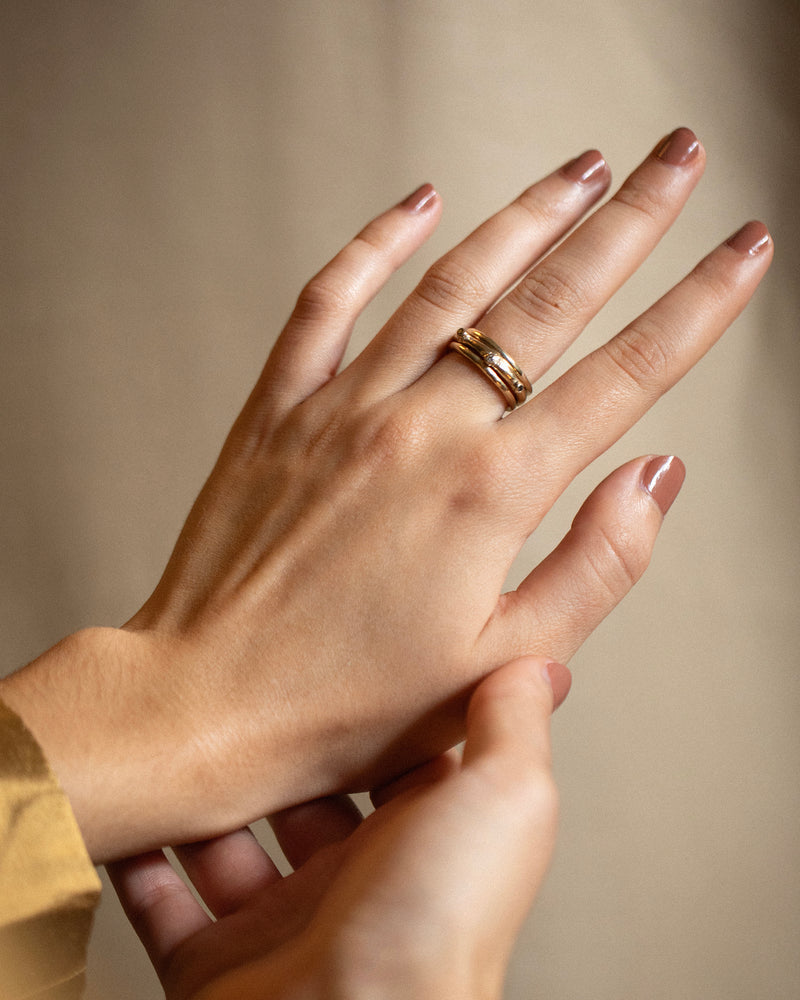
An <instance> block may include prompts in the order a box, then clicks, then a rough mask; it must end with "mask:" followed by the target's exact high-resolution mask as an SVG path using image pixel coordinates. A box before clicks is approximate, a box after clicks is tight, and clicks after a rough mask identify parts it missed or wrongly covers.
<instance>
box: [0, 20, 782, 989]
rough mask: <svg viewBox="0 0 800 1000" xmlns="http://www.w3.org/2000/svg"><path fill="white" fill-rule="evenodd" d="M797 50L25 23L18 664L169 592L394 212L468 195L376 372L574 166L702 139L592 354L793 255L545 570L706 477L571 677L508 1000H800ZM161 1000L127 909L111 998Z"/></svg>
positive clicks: (631, 36) (9, 245)
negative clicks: (593, 525)
mask: <svg viewBox="0 0 800 1000" xmlns="http://www.w3.org/2000/svg"><path fill="white" fill-rule="evenodd" d="M799 25H800V15H799V14H798V7H797V3H796V0H784V2H782V0H760V2H759V3H757V4H754V3H752V0H728V2H725V0H722V2H721V0H649V2H647V3H642V0H603V2H602V3H591V2H588V3H585V4H574V3H571V4H557V3H554V2H552V0H551V2H550V3H544V2H523V0H517V2H512V3H500V2H491V3H490V2H486V3H483V2H479V0H447V2H441V3H423V2H411V0H408V2H400V0H397V2H385V3H379V2H339V3H336V2H331V0H328V2H317V3H309V2H297V0H293V2H288V0H287V2H283V3H277V2H273V3H270V2H268V0H261V2H257V0H242V2H225V3H223V2H211V0H203V2H195V3H190V2H185V0H184V2H179V0H149V2H132V0H115V2H106V0H93V2H92V0H70V2H69V3H66V4H65V3H55V2H50V3H48V2H30V0H26V2H22V0H19V2H17V0H6V2H5V3H4V4H3V5H2V13H0V37H1V38H2V42H1V43H0V44H2V47H3V52H2V73H3V82H2V92H3V95H4V96H3V115H4V119H5V121H4V125H3V128H2V164H3V166H2V178H0V181H1V182H2V183H1V185H0V192H1V193H0V197H2V199H3V203H4V204H3V211H2V218H3V220H4V223H3V229H4V232H3V235H2V244H3V255H2V257H3V268H2V278H0V280H1V281H2V288H1V289H0V309H1V310H2V315H3V326H2V330H3V342H2V364H1V365H0V381H1V386H0V400H1V401H2V407H3V411H2V415H3V419H2V468H3V476H4V478H3V488H2V492H1V494H0V518H1V519H2V520H1V522H0V525H1V530H2V557H3V564H2V574H0V587H1V588H2V591H1V592H0V616H2V635H3V643H4V647H5V657H6V667H7V668H8V669H11V668H12V667H14V666H16V665H18V664H20V663H22V662H24V661H25V660H26V659H28V658H30V657H32V656H33V655H34V654H36V653H37V652H38V651H40V650H41V649H43V648H44V647H46V646H48V645H49V644H51V643H52V642H53V641H55V640H56V639H57V638H58V637H59V636H61V635H62V634H64V633H65V632H67V631H70V630H73V629H76V628H78V627H79V626H81V625H85V624H90V623H109V624H113V623H118V622H120V621H121V620H123V619H124V618H125V617H126V616H128V615H129V614H130V613H131V612H132V611H133V610H134V609H135V608H136V607H137V606H138V604H139V603H140V602H141V601H142V599H143V598H144V597H145V596H146V595H147V593H148V592H149V588H150V587H151V586H152V585H153V584H154V582H155V580H156V578H157V575H158V573H159V571H160V569H161V567H162V565H163V562H164V560H165V558H166V556H167V554H168V551H169V548H170V545H171V542H172V540H173V539H174V537H175V534H176V532H177V530H178V528H179V526H180V524H181V521H182V518H183V516H184V515H185V513H186V511H187V509H188V506H189V503H190V501H191V499H192V497H193V495H194V494H195V492H196V491H197V489H198V487H199V486H200V484H201V482H202V480H203V477H204V474H205V473H206V472H207V470H208V469H209V467H210V464H211V462H212V461H213V459H214V457H215V454H216V451H217V449H218V447H219V445H220V443H221V440H222V437H223V435H224V432H225V430H226V428H227V426H228V424H229V423H230V421H231V419H232V418H233V416H234V414H235V413H236V411H237V408H238V407H239V405H240V403H241V401H242V400H243V398H244V396H245V394H246V393H247V391H248V389H249V386H250V384H251V382H252V380H253V378H254V376H255V373H256V371H257V369H258V368H259V366H260V364H261V362H262V359H263V357H264V355H265V352H266V351H267V349H268V347H269V345H270V343H271V341H272V339H273V337H274V336H275V334H276V332H277V330H278V328H279V326H280V324H281V322H282V320H283V318H284V317H285V316H286V315H287V313H288V311H289V309H290V307H291V305H292V300H293V297H294V295H295V293H296V291H297V290H298V289H299V287H300V285H301V284H302V282H303V281H304V280H305V279H306V278H307V277H308V276H310V275H311V273H312V272H313V271H314V270H315V269H317V268H318V267H319V266H320V265H321V264H322V263H323V262H324V261H325V260H326V259H327V258H329V257H330V256H331V254H332V253H333V252H334V251H335V250H336V249H337V248H338V247H339V246H340V245H341V244H342V243H343V242H344V241H345V240H346V239H348V238H349V237H350V236H351V235H352V234H353V233H354V232H355V230H356V228H357V227H358V226H359V225H360V224H361V223H362V222H364V221H365V220H366V219H367V218H369V217H370V216H371V215H372V214H374V213H376V212H377V211H379V210H380V209H382V208H383V207H385V206H387V205H388V204H390V203H392V202H393V201H395V200H397V199H399V198H400V197H402V196H403V195H405V194H406V193H407V192H408V191H409V190H411V189H412V188H414V187H415V186H416V185H417V184H419V183H421V182H422V181H424V180H428V179H430V180H432V181H433V182H434V183H435V184H436V185H437V186H438V188H439V190H440V191H441V192H442V194H443V196H444V198H445V200H446V214H445V218H444V221H443V223H442V225H441V228H440V230H439V232H438V234H437V235H436V237H435V238H434V239H433V240H432V241H431V244H430V246H428V247H426V248H425V249H424V250H423V251H422V252H421V253H420V255H419V259H418V260H417V261H416V262H415V263H413V264H412V265H411V266H410V267H408V268H407V269H406V271H405V272H404V273H403V274H402V275H401V276H400V277H398V278H397V279H396V280H395V281H394V282H393V283H392V285H391V286H390V288H389V289H388V291H387V293H386V294H385V295H384V296H383V297H382V298H381V299H380V300H379V301H378V302H377V303H376V304H375V305H374V306H373V307H372V308H371V310H370V312H369V314H368V316H367V317H366V319H365V321H364V323H362V324H361V326H360V335H361V337H362V342H363V338H364V337H367V336H368V335H369V333H370V331H371V330H374V329H375V326H376V323H377V321H378V318H379V317H382V316H384V315H385V314H386V313H387V312H388V311H389V310H390V309H391V307H392V305H393V304H394V303H396V302H397V301H398V300H399V298H400V297H401V296H402V295H403V294H404V292H405V291H406V290H407V289H408V288H409V287H410V286H411V285H412V283H413V282H414V281H415V279H416V278H417V277H418V276H419V274H420V272H421V269H422V268H423V267H424V265H425V263H426V262H429V261H431V260H432V259H433V258H434V256H435V255H437V254H438V253H439V252H441V251H442V250H444V249H445V248H447V247H448V246H449V245H450V244H452V243H453V242H454V241H455V240H456V239H458V238H460V237H461V236H462V235H464V234H465V233H466V232H467V231H468V229H469V228H470V227H472V226H473V225H474V224H476V223H477V222H478V221H479V220H480V219H482V218H483V217H484V216H485V215H486V214H488V213H489V212H491V211H493V210H494V209H496V208H497V207H499V206H500V205H501V204H502V203H503V202H504V201H505V200H507V199H509V198H510V197H512V196H513V195H514V194H515V193H516V192H517V191H519V190H520V189H521V188H522V187H524V186H526V185H527V184H528V183H529V182H531V181H532V180H533V179H535V178H536V177H538V176H539V175H541V174H543V173H544V172H545V171H547V170H549V169H551V168H552V167H554V166H556V165H557V164H559V163H561V162H562V161H564V160H565V159H567V158H568V157H570V156H571V155H575V154H577V153H578V152H580V151H581V150H582V149H584V148H586V147H587V146H592V145H597V146H599V147H600V148H602V150H603V151H604V152H605V154H606V156H607V158H608V159H609V161H610V163H611V164H612V167H613V168H614V169H615V172H616V176H617V178H618V179H619V178H621V177H622V176H623V175H624V174H625V172H626V171H627V170H628V169H630V168H631V167H633V166H634V164H635V163H636V162H637V160H638V159H639V158H640V157H641V156H642V155H643V154H644V153H645V152H646V151H647V150H648V149H649V148H650V147H651V146H652V145H653V144H654V143H655V142H656V141H657V140H658V139H659V138H660V137H661V135H662V134H664V133H665V132H667V131H669V130H671V129H672V128H673V127H674V126H676V125H679V124H688V125H691V126H693V127H694V128H695V129H696V131H697V132H698V133H699V135H700V136H701V138H702V139H703V140H704V142H705V145H706V147H707V150H708V156H709V166H708V171H707V174H706V178H705V180H704V182H703V183H702V185H701V187H700V189H699V190H698V192H697V193H696V194H695V196H694V198H693V199H692V202H691V203H690V206H689V207H688V208H687V210H686V211H685V213H684V215H683V217H682V218H681V220H680V221H679V223H678V224H677V225H676V226H675V228H674V230H673V231H672V232H671V233H670V235H669V236H668V237H667V239H666V240H665V241H664V243H663V244H662V246H661V247H660V249H659V250H658V251H657V253H656V254H654V255H653V258H652V260H651V262H650V263H649V264H648V265H647V266H646V268H645V269H644V270H643V271H642V273H641V274H640V275H639V276H637V277H636V278H635V279H634V280H633V281H631V283H630V285H629V286H628V287H627V288H626V289H625V290H624V291H623V293H622V294H620V295H619V296H618V298H617V300H616V301H615V303H614V304H613V305H611V306H610V307H609V308H608V309H607V310H605V311H604V312H603V314H602V315H601V316H600V317H599V319H598V320H597V321H596V323H595V324H594V325H593V326H592V327H591V328H590V330H589V332H588V333H587V335H586V338H585V339H584V341H583V344H582V347H581V349H582V350H583V349H585V347H586V346H587V345H588V344H594V343H597V342H599V340H600V339H602V338H605V337H606V336H607V335H608V334H610V333H611V332H612V331H614V330H615V328H617V327H618V326H619V324H620V323H621V322H623V321H624V320H626V319H628V318H630V317H631V316H632V315H634V314H635V313H636V312H637V311H638V310H639V309H640V308H641V307H643V306H644V305H645V304H647V303H648V302H649V301H650V300H652V299H653V298H654V297H655V296H656V295H658V294H659V293H660V292H661V291H663V290H664V289H665V288H666V287H667V286H668V285H669V284H670V283H671V282H672V281H673V280H675V279H676V278H677V277H678V276H679V275H680V274H681V273H682V272H683V271H684V270H685V269H686V268H688V267H689V266H691V264H692V263H693V261H694V260H695V259H696V258H697V257H699V256H700V255H701V254H703V253H704V252H705V251H706V250H707V249H709V248H710V247H711V246H713V245H714V244H715V243H716V242H717V241H718V240H720V239H723V238H725V237H726V236H727V235H728V234H729V233H730V232H731V231H732V230H733V229H735V228H736V227H737V226H738V225H739V224H740V223H741V222H743V221H745V220H746V219H747V218H750V217H761V218H764V219H765V220H766V221H768V222H769V224H770V225H771V227H772V230H773V233H774V235H775V240H776V244H777V247H778V257H777V259H776V263H775V266H774V268H773V270H772V272H771V274H770V275H769V277H768V279H767V281H766V283H765V285H764V287H763V288H762V289H761V291H760V292H759V294H758V296H757V298H756V300H755V302H754V303H753V305H752V306H751V308H750V309H749V310H748V312H747V313H746V315H745V316H744V318H743V319H741V320H740V321H739V322H738V323H737V324H736V326H735V327H734V328H733V329H732V330H731V332H730V334H729V335H728V336H727V338H726V339H725V340H724V341H723V343H722V344H721V345H720V346H718V347H717V348H716V349H715V350H714V351H713V352H712V354H711V355H710V356H709V358H708V359H706V361H705V362H704V363H703V364H701V365H700V367H699V368H698V369H697V370H696V371H695V372H694V373H693V374H692V375H691V376H690V377H688V378H687V379H686V380H685V382H684V383H683V384H682V385H681V386H680V387H679V388H678V389H677V390H675V391H674V392H673V393H672V394H671V396H670V397H669V398H668V399H667V400H665V401H663V402H662V403H661V404H660V405H659V406H658V407H657V408H656V410H655V411H654V412H653V413H652V414H651V415H650V416H648V418H647V419H646V420H644V421H642V423H641V424H640V425H639V427H638V428H636V430H635V431H633V432H632V433H631V434H629V435H628V436H627V437H626V438H625V439H624V440H623V441H622V442H621V443H620V444H619V445H618V446H617V447H616V448H615V449H614V450H613V452H612V453H611V454H609V455H607V456H605V457H604V458H603V459H602V460H601V461H599V462H597V463H596V465H595V466H593V467H592V468H591V469H590V470H589V471H588V472H587V473H586V474H585V475H584V476H583V477H582V480H581V481H580V482H579V484H578V485H577V487H576V488H575V489H573V490H572V491H570V493H569V495H568V496H567V497H565V498H564V501H563V502H562V503H561V504H560V505H559V508H558V509H557V511H556V512H555V514H554V516H553V517H552V518H551V519H549V521H548V523H547V525H546V526H545V528H544V529H543V530H542V532H541V533H540V535H539V536H538V537H537V540H536V543H535V544H534V545H532V546H531V548H530V551H528V552H526V553H525V554H524V558H523V559H522V560H521V564H520V569H519V572H520V573H521V572H523V571H524V569H525V567H526V566H530V565H531V564H532V563H533V561H534V560H536V559H537V558H538V557H539V556H540V554H541V553H542V552H544V551H546V550H547V548H549V546H550V545H551V544H552V543H553V541H554V540H555V539H556V538H557V537H558V535H559V534H560V532H561V531H562V530H563V528H564V525H565V524H566V523H567V520H568V518H569V516H570V514H571V513H572V512H573V511H574V509H575V506H576V504H577V503H578V501H579V498H580V497H581V496H582V495H583V494H585V493H586V492H587V491H588V490H589V488H590V487H591V486H592V485H593V484H594V483H596V482H597V481H599V479H600V478H601V477H602V476H603V475H604V474H605V473H606V472H607V471H608V470H610V469H611V468H612V467H613V466H615V465H616V464H618V463H620V462H621V461H622V460H624V459H626V458H628V457H631V456H634V455H637V454H642V453H645V452H677V453H678V454H679V455H681V456H682V457H683V458H684V460H685V461H686V463H687V466H688V469H689V473H688V479H687V484H686V487H685V490H684V493H683V495H682V496H681V497H680V499H679V501H678V503H677V504H676V506H675V507H674V508H673V511H672V513H670V516H669V518H668V520H667V522H666V526H665V528H664V531H663V534H662V537H661V539H660V542H659V546H658V550H657V553H656V557H655V559H654V563H653V565H652V567H651V570H650V572H649V574H648V576H647V577H646V579H645V580H644V582H643V583H642V584H641V585H640V586H639V587H638V589H637V591H636V593H635V594H634V595H632V596H631V597H630V598H629V599H628V600H627V601H626V602H625V604H624V605H623V607H622V608H620V609H619V611H618V612H617V613H616V614H615V615H613V616H612V617H611V619H609V621H608V622H607V623H606V624H605V625H604V626H603V628H601V629H600V630H599V632H598V633H597V634H596V635H595V637H594V638H593V639H592V640H591V641H590V642H589V643H588V644H587V645H586V646H585V648H584V650H583V651H582V652H581V654H580V655H579V656H578V657H576V659H575V660H574V662H573V667H574V670H575V674H576V682H575V686H574V690H573V694H572V695H571V698H570V700H569V702H568V703H567V705H566V706H565V708H564V709H563V711H561V712H560V713H559V716H558V718H557V721H556V740H557V766H558V773H559V777H560V783H561V787H562V789H563V829H562V835H561V842H560V848H559V852H558V856H557V860H556V863H555V865H554V868H553V871H552V874H551V876H550V878H549V881H548V883H547V886H546V889H545V892H544V895H543V897H542V899H541V901H540V903H539V904H538V906H537V909H536V911H535V913H534V915H533V916H532V918H531V920H530V921H529V923H528V925H527V927H526V929H525V932H524V934H523V936H522V939H521V941H520V945H519V948H518V951H517V953H516V956H515V959H514V963H513V967H512V969H511V974H510V980H509V985H508V996H509V997H513V998H522V997H534V998H542V1000H544V998H547V1000H605V998H608V1000H612V998H613V1000H620V998H644V997H646V998H648V1000H660V998H664V1000H666V998H670V1000H674V998H676V997H680V998H682V1000H687V998H691V1000H694V998H696V1000H717V998H719V1000H738V998H742V1000H750V998H762V997H763V998H770V1000H776V998H785V1000H796V998H797V997H798V996H799V995H800V893H799V890H800V878H798V820H799V819H800V782H799V781H798V771H799V770H800V739H799V738H798V725H797V719H798V713H799V711H800V672H799V671H798V669H797V668H798V665H800V664H799V663H798V659H799V658H798V650H797V642H796V639H797V627H796V621H797V611H796V595H797V590H798V565H800V561H799V560H798V555H799V553H798V531H797V505H798V500H797V498H798V495H799V494H800V481H799V480H800V477H799V475H798V468H800V463H798V458H799V457H800V456H798V445H799V444H800V436H799V435H798V405H797V396H798V388H800V371H799V369H798V360H799V359H798V354H800V348H799V347H798V337H797V316H798V297H799V294H798V284H797V275H798V255H797V252H796V249H795V248H796V246H797V244H798V240H800V210H798V198H797V188H798V169H797V164H798V158H800V111H799V110H798V98H799V97H800V89H799V88H798V82H799V80H800V74H799V73H798V64H799V56H800V53H799V51H798V41H799V40H800V35H799V34H798V26H799ZM79 724H80V720H76V725H79ZM158 995H159V990H158V987H157V983H156V982H155V980H154V978H153V976H152V974H151V973H150V972H149V970H148V966H147V962H146V960H145V958H144V955H143V953H142V952H141V950H140V948H139V945H138V943H137V942H136V941H135V939H134V938H133V935H132V934H131V933H130V932H129V930H128V929H127V927H126V925H125V924H124V921H123V919H122V917H121V916H120V913H119V910H118V907H117V904H116V901H115V899H114V898H113V896H112V895H110V894H107V895H106V897H105V900H104V902H103V905H102V909H101V913H100V917H99V920H98V923H97V928H96V932H95V936H94V942H93V948H92V955H91V987H90V990H89V997H90V998H91V1000H98V998H106V997H114V998H119V1000H126V998H131V1000H133V998H136V1000H147V998H152V997H157V996H158Z"/></svg>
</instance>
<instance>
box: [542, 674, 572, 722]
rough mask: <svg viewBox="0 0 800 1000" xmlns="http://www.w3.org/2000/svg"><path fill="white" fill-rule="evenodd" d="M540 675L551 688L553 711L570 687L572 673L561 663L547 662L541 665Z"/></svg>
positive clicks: (562, 700) (561, 702) (561, 701)
mask: <svg viewBox="0 0 800 1000" xmlns="http://www.w3.org/2000/svg"><path fill="white" fill-rule="evenodd" d="M542 676H543V677H544V679H545V680H546V681H547V683H548V684H549V685H550V687H551V688H552V689H553V711H554V712H555V710H556V709H557V708H558V706H559V705H561V704H563V702H564V699H565V698H566V697H567V695H568V694H569V689H570V687H572V674H571V673H570V671H569V668H568V667H565V666H564V664H563V663H555V662H553V663H547V664H545V666H543V667H542Z"/></svg>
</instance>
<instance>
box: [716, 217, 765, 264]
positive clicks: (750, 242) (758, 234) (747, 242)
mask: <svg viewBox="0 0 800 1000" xmlns="http://www.w3.org/2000/svg"><path fill="white" fill-rule="evenodd" d="M769 240H770V235H769V230H768V229H767V227H766V226H765V225H764V223H763V222H755V221H754V222H746V223H745V224H744V225H743V226H742V228H741V229H740V230H739V231H738V232H735V233H734V234H733V236H731V237H730V238H729V239H727V240H726V241H725V242H726V244H727V245H728V246H729V247H730V248H731V249H732V250H735V251H736V252H737V253H740V254H743V255H744V256H745V257H755V256H756V254H759V253H761V251H762V250H764V249H766V247H767V246H768V245H769Z"/></svg>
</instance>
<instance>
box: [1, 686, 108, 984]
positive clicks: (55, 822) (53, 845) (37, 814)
mask: <svg viewBox="0 0 800 1000" xmlns="http://www.w3.org/2000/svg"><path fill="white" fill-rule="evenodd" d="M99 898H100V879H99V878H98V876H97V872H96V871H95V870H94V867H93V866H92V863H91V860H90V859H89V855H88V854H87V851H86V847H85V846H84V843H83V840H82V839H81V835H80V831H79V829H78V824H77V822H76V820H75V817H74V815H73V813H72V810H71V808H70V805H69V802H68V800H67V797H66V796H65V795H64V793H63V792H62V790H61V788H60V787H59V785H58V782H57V780H56V778H55V776H54V774H53V773H52V771H51V770H50V768H49V766H48V764H47V761H46V760H45V757H44V754H43V753H42V751H41V748H40V747H39V745H38V743H37V742H36V741H35V739H34V738H33V736H32V735H31V734H30V732H29V731H28V730H27V728H26V727H25V725H24V723H23V722H22V720H21V719H20V718H19V716H17V715H16V714H15V713H14V712H12V711H11V710H10V709H9V708H8V707H7V706H5V705H4V704H3V703H2V702H0V996H1V997H2V998H3V1000H22V998H28V997H36V998H37V1000H40V998H41V1000H45V998H47V1000H74V998H78V997H80V996H81V993H82V992H83V985H84V979H85V969H86V949H87V944H88V941H89V932H90V930H91V925H92V918H93V915H94V910H95V907H96V905H97V902H98V899H99Z"/></svg>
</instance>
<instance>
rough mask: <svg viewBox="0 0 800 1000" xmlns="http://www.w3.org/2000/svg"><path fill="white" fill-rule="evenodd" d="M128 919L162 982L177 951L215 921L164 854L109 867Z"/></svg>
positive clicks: (126, 861) (109, 873) (140, 856)
mask: <svg viewBox="0 0 800 1000" xmlns="http://www.w3.org/2000/svg"><path fill="white" fill-rule="evenodd" d="M106 871H107V872H108V875H109V878H110V879H111V883H112V885H113V886H114V889H115V890H116V893H117V895H118V896H119V899H120V902H121V903H122V908H123V909H124V911H125V915H126V916H127V918H128V920H130V922H131V925H132V927H133V929H134V930H135V931H136V934H137V935H138V937H139V940H140V941H141V942H142V944H143V945H144V947H145V950H146V951H147V954H148V955H149V957H150V961H151V962H152V963H153V968H154V969H155V970H156V974H157V975H158V977H159V979H162V980H163V977H164V972H165V971H166V969H167V966H168V965H169V962H170V959H171V958H172V955H173V953H174V952H175V949H176V948H177V947H178V946H179V945H180V944H181V943H182V942H183V941H185V940H186V939H187V938H189V937H191V936H192V935H193V934H195V933H197V932H198V931H200V930H202V929H203V928H204V927H207V926H208V925H209V924H210V923H211V920H210V918H209V917H208V914H206V912H205V911H204V910H203V908H202V906H201V905H200V904H199V903H198V902H197V900H196V899H195V898H194V896H193V895H192V893H191V891H190V890H189V887H188V886H187V885H186V883H185V882H184V881H183V879H182V878H181V877H180V875H178V873H177V872H176V871H175V870H174V869H173V868H172V866H171V865H170V863H169V861H167V859H166V857H165V856H164V854H163V853H162V852H161V851H152V852H150V853H149V854H141V855H139V856H138V857H135V858H129V859H127V860H125V861H115V862H113V863H112V864H109V865H107V866H106Z"/></svg>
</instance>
